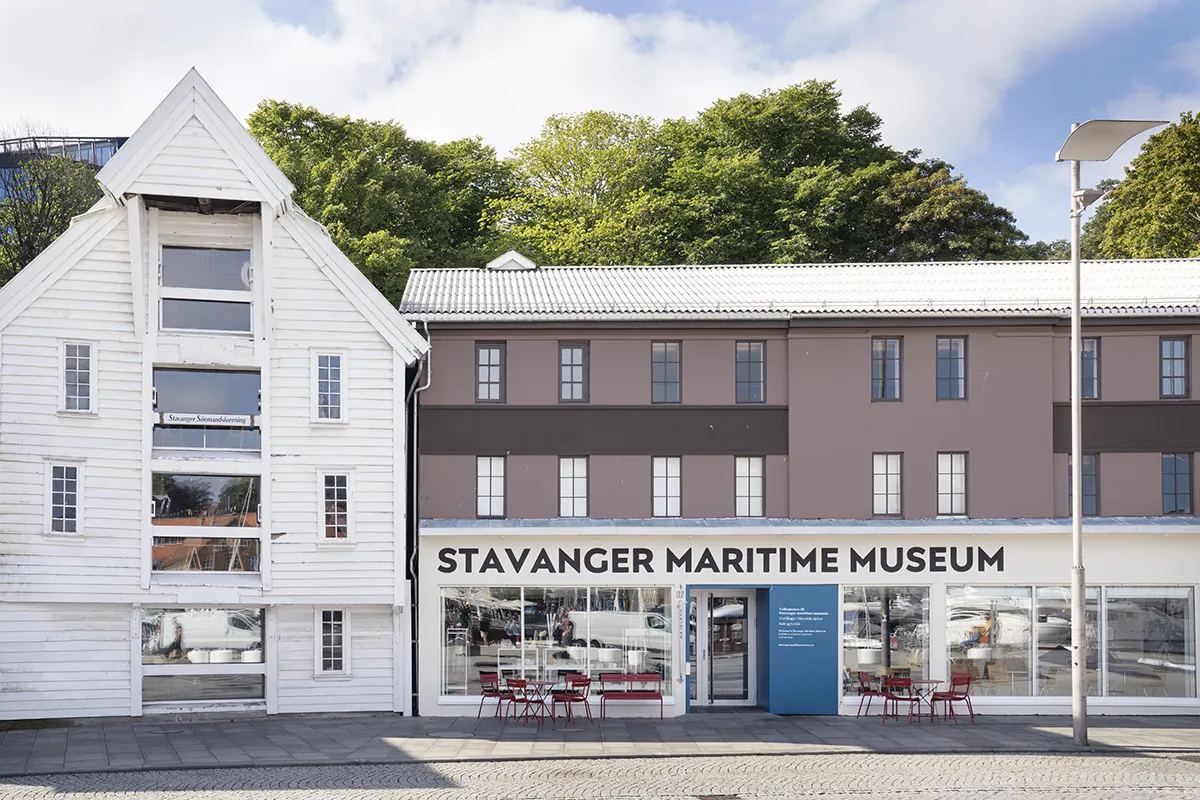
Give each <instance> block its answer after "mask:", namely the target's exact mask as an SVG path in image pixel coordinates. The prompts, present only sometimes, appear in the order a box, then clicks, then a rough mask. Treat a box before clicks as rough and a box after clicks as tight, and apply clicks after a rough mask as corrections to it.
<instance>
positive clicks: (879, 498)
mask: <svg viewBox="0 0 1200 800" xmlns="http://www.w3.org/2000/svg"><path fill="white" fill-rule="evenodd" d="M900 461H901V459H900V454H899V453H875V454H874V455H872V456H871V464H872V466H871V470H872V476H871V502H872V508H873V510H874V513H876V514H880V515H884V514H891V515H898V514H900Z"/></svg>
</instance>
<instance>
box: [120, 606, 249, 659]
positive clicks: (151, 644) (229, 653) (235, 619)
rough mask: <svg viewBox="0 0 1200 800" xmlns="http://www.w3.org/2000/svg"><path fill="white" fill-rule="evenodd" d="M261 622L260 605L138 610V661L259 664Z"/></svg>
mask: <svg viewBox="0 0 1200 800" xmlns="http://www.w3.org/2000/svg"><path fill="white" fill-rule="evenodd" d="M262 622H263V610H262V609H261V608H145V609H142V663H143V664H174V663H180V662H182V663H193V664H231V663H259V662H261V661H262V650H263V638H262Z"/></svg>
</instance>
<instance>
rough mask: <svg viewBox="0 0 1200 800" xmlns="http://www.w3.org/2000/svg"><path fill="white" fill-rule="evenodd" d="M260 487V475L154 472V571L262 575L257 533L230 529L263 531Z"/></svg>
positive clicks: (152, 481)
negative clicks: (260, 522)
mask: <svg viewBox="0 0 1200 800" xmlns="http://www.w3.org/2000/svg"><path fill="white" fill-rule="evenodd" d="M260 483H261V479H260V478H259V477H257V476H232V475H192V474H173V473H154V475H153V477H152V479H151V494H152V501H151V502H152V505H151V509H150V522H151V524H152V525H154V533H155V535H154V537H153V542H152V547H151V555H150V564H151V569H153V570H155V571H159V572H190V571H202V572H258V571H259V540H258V539H257V538H256V531H253V530H250V531H246V533H245V534H244V535H242V536H238V535H237V534H236V533H235V531H230V530H228V529H230V528H233V529H238V528H258V527H259V518H258V517H259V494H258V492H259V484H260ZM197 528H200V529H201V530H196V529H197ZM213 528H216V529H224V530H219V531H218V530H212V529H213ZM206 534H207V535H206ZM231 534H232V535H231Z"/></svg>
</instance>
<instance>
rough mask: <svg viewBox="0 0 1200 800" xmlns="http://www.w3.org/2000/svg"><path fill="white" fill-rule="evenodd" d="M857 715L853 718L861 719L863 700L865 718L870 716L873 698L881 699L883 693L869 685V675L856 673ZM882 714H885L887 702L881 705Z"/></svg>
mask: <svg viewBox="0 0 1200 800" xmlns="http://www.w3.org/2000/svg"><path fill="white" fill-rule="evenodd" d="M858 694H859V701H858V713H857V714H855V715H854V716H856V717H861V716H862V713H863V700H866V701H867V716H870V714H871V700H872V698H875V697H883V692H881V691H879V690H878V689H876V688H875V687H874V686H872V685H871V675H870V673H867V672H860V673H858ZM883 713H885V714H886V713H887V701H886V700H885V701H884V704H883Z"/></svg>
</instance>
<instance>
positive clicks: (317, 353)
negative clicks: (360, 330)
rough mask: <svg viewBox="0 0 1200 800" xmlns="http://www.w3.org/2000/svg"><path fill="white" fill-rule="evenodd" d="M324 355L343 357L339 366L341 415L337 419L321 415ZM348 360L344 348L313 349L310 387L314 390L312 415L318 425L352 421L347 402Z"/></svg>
mask: <svg viewBox="0 0 1200 800" xmlns="http://www.w3.org/2000/svg"><path fill="white" fill-rule="evenodd" d="M322 356H336V357H337V358H339V359H341V360H340V361H339V362H338V363H339V364H340V366H339V367H338V370H339V372H340V377H339V378H338V409H339V412H340V416H338V418H337V419H331V418H328V417H322V416H321V391H320V381H321V357H322ZM348 360H349V359H348V357H347V354H346V352H345V351H342V350H313V351H312V354H311V357H310V361H309V370H310V374H311V382H310V387H311V391H312V403H311V409H310V411H311V415H312V421H313V422H314V423H316V424H318V425H345V424H346V423H348V422H349V421H350V414H349V408H348V406H347V403H346V399H347V393H346V376H347V374H348V373H347V371H346V365H347V362H348Z"/></svg>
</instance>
